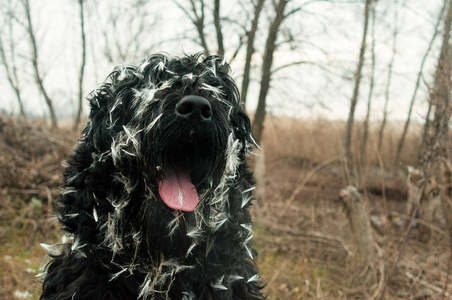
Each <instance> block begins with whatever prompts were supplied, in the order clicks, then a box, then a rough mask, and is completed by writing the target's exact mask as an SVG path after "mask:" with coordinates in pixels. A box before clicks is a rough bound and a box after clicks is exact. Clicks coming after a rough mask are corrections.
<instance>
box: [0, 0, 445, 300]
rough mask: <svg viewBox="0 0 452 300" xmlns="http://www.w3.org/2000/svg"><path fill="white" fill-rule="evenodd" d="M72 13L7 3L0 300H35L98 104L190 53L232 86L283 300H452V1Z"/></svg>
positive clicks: (267, 262) (2, 16)
mask: <svg viewBox="0 0 452 300" xmlns="http://www.w3.org/2000/svg"><path fill="white" fill-rule="evenodd" d="M60 2H64V5H61V3H60V4H58V5H56V4H55V3H53V2H51V1H49V2H46V4H44V2H43V1H38V0H1V1H0V65H1V66H0V68H1V71H0V90H1V93H2V99H1V100H0V101H1V102H3V103H0V105H1V106H0V109H1V114H0V241H1V244H0V298H1V299H37V298H38V295H39V289H40V285H39V278H37V277H36V275H37V274H39V273H40V271H39V268H40V266H41V265H42V264H43V263H44V262H45V260H44V254H45V252H44V251H43V250H42V249H41V248H40V246H39V244H40V243H41V242H42V241H44V240H46V241H49V240H54V241H55V242H56V241H58V240H60V238H61V232H60V231H59V228H58V225H56V223H55V222H54V219H53V205H54V203H55V199H57V197H58V195H59V187H60V186H61V183H62V182H61V180H62V172H63V167H62V166H61V164H62V162H63V161H64V160H65V159H66V158H67V157H68V156H69V155H70V153H71V150H72V147H73V145H74V144H75V143H76V141H77V139H78V138H79V135H80V132H81V128H82V127H83V124H84V122H85V121H86V118H87V114H88V112H87V104H86V103H85V102H86V101H85V100H84V97H85V96H86V95H87V94H88V93H89V92H90V90H92V89H93V88H95V86H96V84H98V83H99V82H101V81H103V79H104V78H105V76H106V75H107V74H108V71H109V70H111V67H112V66H113V65H115V64H121V63H124V62H127V63H134V62H137V61H138V60H139V59H140V58H142V57H145V56H146V55H148V54H151V53H155V52H159V51H169V50H168V49H175V48H178V47H180V48H182V49H183V51H185V52H187V53H195V52H202V53H203V54H204V55H209V54H220V55H224V56H225V58H226V60H227V61H228V62H230V63H231V65H232V66H233V68H234V70H235V72H234V77H235V79H236V80H237V84H238V86H239V88H240V91H241V97H242V103H243V104H242V105H243V108H244V109H245V110H246V111H247V112H248V113H249V115H250V117H251V119H252V126H253V131H254V134H255V136H256V138H257V139H258V140H259V141H260V145H261V149H256V155H254V156H252V157H250V160H251V164H252V167H253V170H254V172H255V175H256V178H257V180H258V188H257V189H256V193H255V197H256V200H257V201H256V202H255V205H254V206H253V208H252V213H253V218H254V222H255V224H254V243H255V246H256V248H257V249H258V251H259V253H260V254H259V258H258V265H259V267H260V271H261V274H262V277H263V280H264V281H265V282H266V283H267V286H266V293H267V294H268V298H269V299H311V298H313V299H396V298H401V299H426V298H432V299H449V298H451V297H452V282H451V281H452V274H451V273H452V270H451V268H452V265H451V263H452V256H451V254H452V252H451V249H452V247H451V246H452V162H451V154H452V153H451V146H452V144H451V140H450V131H449V125H450V118H451V113H452V108H451V107H450V106H451V87H452V81H451V80H452V74H451V66H452V49H451V38H450V34H451V24H452V1H451V0H435V1H428V4H426V2H424V1H420V0H411V1H410V0H388V1H383V0H379V1H378V0H356V1H355V0H353V1H340V0H337V1H333V0H331V1H328V0H313V1H310V0H248V1H244V0H234V1H221V0H209V1H207V0H172V1H166V2H165V4H162V2H159V1H141V0H128V1H108V2H107V1H94V0H77V1H75V0H71V1H69V0H65V1H60ZM51 4H52V5H55V7H56V8H55V7H53V10H52V8H51V7H50V5H51ZM58 7H60V9H59V10H58ZM62 7H64V8H65V9H61V8H62ZM49 12H53V14H49ZM55 12H56V13H57V14H55ZM162 12H163V13H165V14H168V16H163V15H162ZM44 16H45V17H44ZM52 18H53V23H52V22H51V20H49V19H52ZM62 20H65V22H64V24H65V25H64V24H63V23H62ZM58 22H60V23H58ZM49 24H51V25H49ZM55 24H60V25H61V28H63V29H65V28H68V31H67V32H65V31H64V30H63V32H64V35H63V36H65V37H66V38H67V40H65V41H62V40H61V39H58V38H55V37H54V36H52V34H51V33H50V32H52V28H51V26H54V25H55ZM60 25H59V26H60ZM163 28H165V30H163ZM175 45H176V46H175ZM68 47H69V50H68ZM180 48H179V49H180ZM69 53H70V54H69ZM176 54H177V53H176ZM179 54H182V53H179ZM61 74H66V75H67V76H66V75H64V76H63V75H61Z"/></svg>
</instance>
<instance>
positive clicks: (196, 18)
mask: <svg viewBox="0 0 452 300" xmlns="http://www.w3.org/2000/svg"><path fill="white" fill-rule="evenodd" d="M173 1H174V3H175V4H176V5H177V6H178V7H179V8H180V9H181V10H182V11H183V12H184V13H185V15H186V16H187V17H188V18H189V19H190V21H191V22H192V23H193V25H194V26H195V28H196V31H197V32H198V37H199V44H200V45H201V46H202V48H203V49H204V56H206V57H207V56H209V54H210V51H209V46H208V45H207V40H206V35H205V33H204V26H205V16H206V15H205V8H206V7H205V3H204V0H189V1H190V10H188V9H186V8H185V7H184V6H183V5H182V4H180V3H179V2H178V1H177V0H173ZM217 1H218V0H215V4H216V2H217ZM196 3H199V5H196ZM198 6H199V7H198ZM219 8H220V3H219V1H218V10H219ZM214 12H215V9H214ZM218 24H220V23H219V11H218ZM218 29H219V28H218ZM218 29H217V32H218ZM220 32H221V30H220ZM221 43H222V41H221ZM219 44H220V42H219ZM223 52H224V49H223Z"/></svg>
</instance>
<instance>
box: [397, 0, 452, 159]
mask: <svg viewBox="0 0 452 300" xmlns="http://www.w3.org/2000/svg"><path fill="white" fill-rule="evenodd" d="M446 6H447V1H444V5H443V7H442V8H441V11H440V13H439V15H438V18H437V21H436V24H435V30H434V32H433V35H432V38H431V40H430V42H429V45H428V47H427V50H426V51H425V54H424V57H423V58H422V62H421V66H420V68H419V72H418V74H417V79H416V84H415V87H414V92H413V96H412V97H411V101H410V107H409V109H408V116H407V119H406V121H405V125H404V127H403V132H402V136H401V137H400V140H399V143H398V144H397V154H396V162H399V161H400V155H401V153H402V150H403V146H404V144H405V138H406V135H407V133H408V129H409V126H410V122H411V114H412V112H413V107H414V103H415V101H416V96H417V91H418V89H419V86H420V83H421V78H422V74H423V72H424V65H425V62H426V60H427V58H428V56H429V54H430V51H431V50H432V47H433V43H434V42H435V40H436V37H437V35H438V33H439V27H440V25H441V20H442V18H443V14H444V11H445V10H446Z"/></svg>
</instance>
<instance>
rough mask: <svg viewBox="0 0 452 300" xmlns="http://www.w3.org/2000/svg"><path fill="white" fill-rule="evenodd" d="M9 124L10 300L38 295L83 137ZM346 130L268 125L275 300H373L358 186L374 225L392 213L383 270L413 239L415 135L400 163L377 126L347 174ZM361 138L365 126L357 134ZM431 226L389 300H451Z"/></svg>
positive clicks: (0, 194) (377, 234) (4, 211)
mask: <svg viewBox="0 0 452 300" xmlns="http://www.w3.org/2000/svg"><path fill="white" fill-rule="evenodd" d="M0 125H1V126H0V152H1V156H0V157H1V160H0V164H1V168H0V242H1V243H0V299H15V298H17V297H16V296H14V295H15V293H16V295H19V294H17V292H28V293H30V294H29V298H28V299H37V298H38V295H39V291H40V285H39V280H38V279H36V278H35V275H36V274H37V273H39V271H38V269H39V266H40V265H41V263H42V262H43V258H44V251H43V250H42V249H41V248H40V246H39V243H41V242H43V241H45V242H48V243H50V242H52V241H56V240H57V239H59V235H60V232H59V231H58V229H57V228H56V227H55V225H54V224H52V222H51V221H49V217H50V215H51V208H50V207H51V206H49V203H51V202H52V201H54V199H55V198H56V197H58V195H57V191H58V186H59V185H60V183H61V179H62V176H61V175H62V168H61V161H62V160H63V159H64V158H66V157H67V156H68V154H69V153H70V151H71V149H72V146H73V144H74V143H75V142H76V140H77V138H78V134H77V133H70V132H69V131H65V130H61V129H60V130H59V131H56V132H49V131H48V129H46V127H45V126H36V124H34V123H26V124H23V123H17V121H16V120H14V119H0ZM358 127H359V126H358ZM343 128H344V122H340V121H325V120H302V121H300V120H296V119H283V118H275V117H271V118H269V119H268V121H267V123H266V130H265V137H264V140H263V143H262V144H263V146H264V147H265V170H266V171H265V182H264V183H263V184H264V185H265V197H264V198H263V199H261V200H259V202H257V203H256V205H255V206H254V207H253V211H252V212H253V214H254V221H255V228H254V229H255V230H254V231H255V244H256V246H257V248H258V250H259V258H258V264H259V267H260V269H261V274H262V277H263V279H264V280H265V281H266V282H267V287H266V291H267V292H268V296H269V299H332V298H333V299H350V298H356V299H366V298H368V295H367V294H366V293H367V292H368V291H369V288H370V287H368V286H365V285H363V286H361V287H358V288H357V287H356V286H353V285H352V282H354V279H355V277H356V276H357V274H353V273H352V272H351V271H350V270H351V269H350V262H351V259H352V257H353V247H352V245H351V240H352V239H351V236H350V228H349V225H348V223H347V220H346V216H345V212H344V211H343V209H342V206H341V204H340V203H339V201H337V200H338V198H339V191H340V189H342V188H343V187H345V186H346V185H347V184H349V183H350V182H351V183H355V184H356V185H357V186H358V187H359V188H360V191H361V192H362V193H363V194H364V195H365V196H366V199H368V200H369V205H370V214H371V216H372V217H374V220H377V221H378V220H380V221H385V215H386V214H387V215H388V216H389V217H390V219H389V220H388V221H387V222H386V223H385V225H377V224H376V223H375V224H374V225H375V227H374V229H375V230H374V233H373V234H374V238H375V240H376V241H377V244H378V247H377V250H378V251H377V253H378V255H377V257H376V259H375V262H376V264H378V265H380V266H383V267H384V268H385V271H386V272H387V271H388V270H389V269H390V268H391V267H392V265H393V263H394V260H395V258H396V256H397V255H398V253H399V246H400V244H401V242H402V241H403V237H404V233H405V229H404V228H403V227H400V226H398V224H400V222H399V221H400V220H403V219H404V218H405V216H404V215H403V214H404V213H405V199H406V187H405V184H404V183H405V179H404V174H403V171H402V167H403V166H404V165H405V164H406V163H415V162H416V157H417V151H416V150H417V145H418V144H419V137H418V136H416V135H413V134H412V135H410V137H409V139H408V142H407V146H406V147H405V149H406V151H405V152H404V153H403V157H402V161H403V165H402V166H398V165H395V164H394V156H395V153H394V151H393V149H395V145H396V142H397V139H398V137H399V133H400V132H398V131H397V130H395V129H393V130H389V129H388V130H387V133H388V134H387V136H386V138H385V143H384V147H383V149H382V151H381V153H378V151H376V146H375V145H376V136H377V130H376V129H373V130H372V132H371V136H370V141H369V147H368V149H369V152H368V154H367V155H366V157H365V158H360V157H357V156H356V157H354V158H353V159H351V160H350V161H349V162H348V163H347V169H346V168H344V163H343V161H342V160H341V157H342V140H343ZM413 132H414V130H413ZM358 133H359V128H358V130H357V133H356V134H355V136H356V135H357V134H358ZM357 141H359V139H357ZM357 144H358V143H356V145H357ZM356 145H355V146H356ZM16 149H18V150H19V151H18V153H16V154H15V152H17V151H16ZM356 149H357V148H355V150H356ZM345 170H348V172H346V171H345ZM427 225H429V226H432V228H434V229H435V236H434V239H433V240H432V241H431V242H430V243H421V242H419V241H418V239H417V234H418V233H417V229H414V230H413V231H412V232H411V234H410V236H409V238H408V240H407V244H406V246H405V248H404V250H403V253H402V256H401V261H400V263H399V268H398V269H397V271H396V272H395V274H394V276H393V277H392V279H391V281H390V282H389V286H388V291H387V293H386V298H385V299H395V298H406V299H411V298H415V297H419V298H422V297H424V296H426V295H432V298H441V296H442V294H441V290H442V286H444V284H445V280H446V276H447V263H448V258H449V252H448V251H449V250H448V244H447V241H446V237H445V232H444V231H443V230H442V229H441V228H439V227H437V226H436V227H434V225H435V224H427ZM450 286H451V284H449V287H450ZM448 292H450V293H452V290H451V289H450V288H449V291H448ZM446 296H448V294H446Z"/></svg>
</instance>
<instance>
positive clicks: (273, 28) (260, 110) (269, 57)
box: [252, 0, 292, 139]
mask: <svg viewBox="0 0 452 300" xmlns="http://www.w3.org/2000/svg"><path fill="white" fill-rule="evenodd" d="M288 2H289V1H288V0H279V1H278V2H276V3H274V6H275V16H274V18H273V19H272V20H271V22H270V26H269V28H268V35H267V41H266V43H265V52H264V55H263V58H262V60H263V63H262V76H261V86H260V91H259V98H258V104H257V108H256V112H255V114H254V120H253V125H252V127H253V133H254V136H255V137H256V138H257V139H261V137H262V133H263V130H264V120H265V115H266V99H267V94H268V90H269V89H270V81H271V74H272V72H271V69H272V64H273V54H274V53H275V50H276V39H277V37H278V32H279V29H280V26H281V24H282V22H283V21H284V19H286V18H287V16H288V15H289V14H290V13H288V14H284V10H285V8H286V5H287V3H288ZM291 13H292V12H291Z"/></svg>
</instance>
